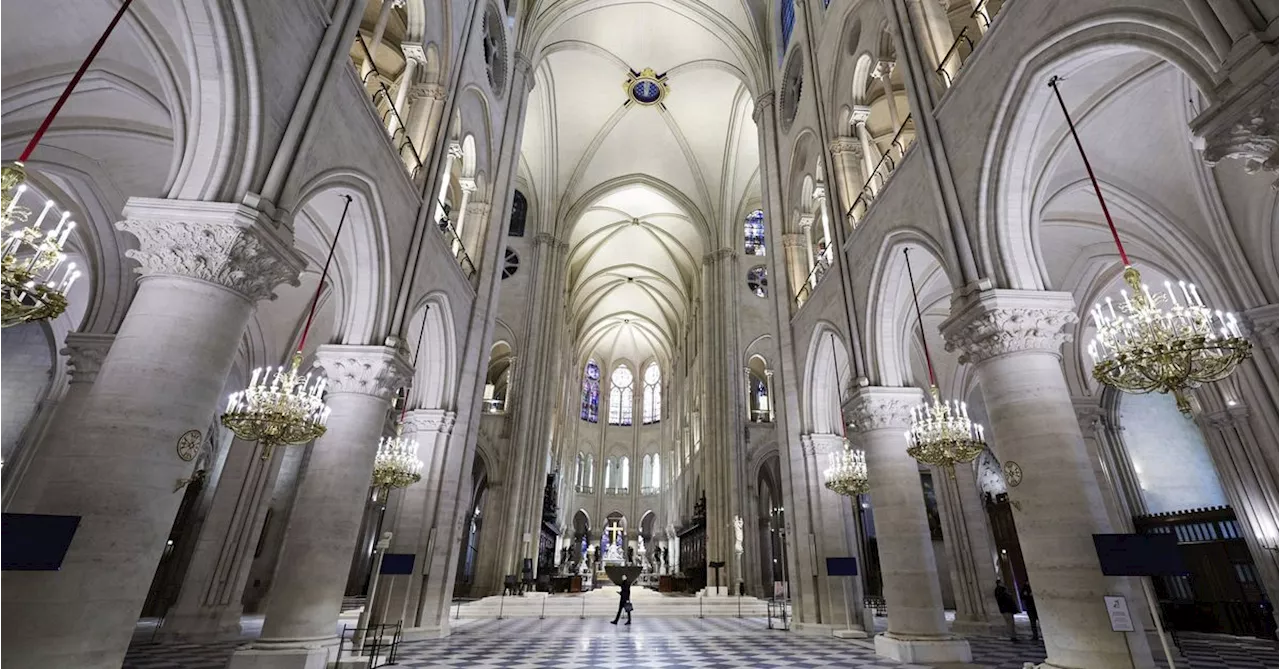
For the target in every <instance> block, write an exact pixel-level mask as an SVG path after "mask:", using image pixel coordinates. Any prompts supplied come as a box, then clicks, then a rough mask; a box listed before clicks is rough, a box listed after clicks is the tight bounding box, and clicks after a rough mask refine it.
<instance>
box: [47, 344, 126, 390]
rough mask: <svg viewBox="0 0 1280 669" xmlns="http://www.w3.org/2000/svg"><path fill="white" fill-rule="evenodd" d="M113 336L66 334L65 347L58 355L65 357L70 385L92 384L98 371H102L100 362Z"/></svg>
mask: <svg viewBox="0 0 1280 669" xmlns="http://www.w3.org/2000/svg"><path fill="white" fill-rule="evenodd" d="M115 340H116V336H115V335H110V334H93V333H89V332H70V333H68V334H67V341H66V344H67V345H66V346H64V347H63V348H62V350H61V351H60V353H62V354H63V355H65V356H67V364H69V365H70V367H71V381H70V382H71V383H93V382H94V381H95V380H97V378H98V370H100V369H102V361H103V360H106V358H107V352H108V351H110V350H111V343H112V342H114V341H115Z"/></svg>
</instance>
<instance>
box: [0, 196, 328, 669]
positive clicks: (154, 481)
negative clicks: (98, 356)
mask: <svg viewBox="0 0 1280 669" xmlns="http://www.w3.org/2000/svg"><path fill="white" fill-rule="evenodd" d="M124 214H125V217H126V220H124V221H122V222H120V223H118V224H117V227H119V228H120V229H121V230H123V231H124V232H127V233H129V234H132V235H133V236H135V237H137V238H138V241H139V245H140V248H139V249H138V250H131V251H129V252H128V253H127V255H128V256H129V257H130V258H133V259H134V260H136V261H137V262H138V263H139V265H140V268H139V269H138V272H139V273H140V274H141V275H142V279H141V280H140V281H139V286H138V292H137V294H136V295H135V296H134V298H133V302H132V304H131V305H130V306H129V312H128V314H126V315H125V318H124V321H123V322H122V323H121V325H120V330H119V332H118V333H117V334H116V338H115V342H114V343H113V344H112V345H111V349H110V351H109V352H108V353H107V356H106V358H105V359H104V360H103V363H102V369H101V371H100V372H99V373H98V378H97V381H96V382H95V383H94V384H93V388H92V389H91V390H90V391H89V394H88V396H87V397H86V398H85V399H84V404H83V409H82V411H81V414H80V416H81V417H80V421H79V425H78V426H77V429H76V430H74V434H72V433H71V432H72V431H71V430H68V432H66V433H63V434H65V435H66V438H63V439H59V440H58V441H57V442H47V443H45V444H44V445H43V447H42V448H41V452H40V454H39V456H38V457H39V459H40V460H43V461H44V462H43V463H41V464H40V465H39V466H38V468H37V469H36V471H39V472H42V478H43V480H40V481H31V482H30V484H31V485H33V486H35V487H34V488H33V489H32V493H33V494H34V495H35V496H34V498H33V503H32V504H31V506H30V510H31V511H35V512H38V513H48V514H62V515H71V516H79V517H80V523H79V527H78V528H77V530H76V533H75V537H74V539H73V540H72V542H71V547H70V550H69V551H68V552H67V555H66V558H65V559H64V561H63V563H62V569H61V570H60V571H47V572H13V571H9V572H4V575H3V586H2V587H0V590H2V591H3V599H4V618H5V621H6V622H5V625H4V630H3V634H4V638H3V647H4V653H5V661H6V663H12V664H13V665H14V666H24V667H84V668H93V667H103V668H108V667H109V668H110V669H117V668H118V667H119V666H120V663H121V662H122V661H123V659H124V654H125V650H126V649H127V648H128V645H129V640H130V637H131V636H132V635H133V629H134V624H135V623H136V622H137V618H138V614H139V612H140V611H141V609H142V605H143V602H144V600H145V598H146V596H147V591H148V586H149V585H150V583H151V580H152V577H153V575H154V574H155V570H156V565H157V564H158V563H159V561H160V556H161V554H162V553H163V551H164V548H165V540H166V538H167V537H168V534H169V530H170V528H171V527H172V525H173V518H174V516H175V514H177V511H178V506H179V504H180V502H181V501H182V492H181V491H180V490H179V491H176V492H175V485H176V483H177V482H178V481H179V480H180V479H184V478H189V477H190V476H191V473H192V470H193V467H194V465H193V464H192V463H191V462H189V461H184V460H183V459H182V458H180V457H179V456H178V452H177V449H176V444H177V442H178V439H179V438H180V437H182V435H183V434H184V433H186V432H188V431H190V430H196V431H198V432H201V433H203V431H204V430H205V429H206V428H207V427H208V425H209V423H210V421H211V420H212V419H213V415H214V412H215V411H216V410H218V409H221V408H222V407H221V403H220V402H219V399H220V398H219V394H220V393H221V392H222V386H223V383H224V381H225V379H226V377H227V373H228V372H229V371H230V369H231V363H232V361H233V360H234V358H235V355H236V349H237V348H238V347H239V345H240V340H241V337H242V336H243V334H244V329H245V326H246V324H247V323H248V321H249V317H250V315H251V314H252V313H253V309H254V304H255V303H256V302H257V301H258V300H262V299H268V298H270V297H272V290H273V289H274V288H275V287H276V286H278V285H280V284H281V283H285V282H293V283H296V281H297V276H298V273H299V272H300V271H301V268H302V266H303V263H302V260H301V258H299V257H298V256H297V254H296V253H295V252H294V251H293V249H292V248H291V240H290V239H288V238H287V236H286V231H284V230H282V229H280V228H278V227H277V226H276V225H275V224H273V223H272V222H270V221H269V220H268V219H267V218H266V217H265V216H264V215H262V214H261V212H259V211H257V210H255V209H252V208H250V207H246V206H243V205H237V204H223V203H209V202H195V201H181V200H157V199H150V198H131V199H130V200H129V201H128V203H127V204H126V205H125V208H124Z"/></svg>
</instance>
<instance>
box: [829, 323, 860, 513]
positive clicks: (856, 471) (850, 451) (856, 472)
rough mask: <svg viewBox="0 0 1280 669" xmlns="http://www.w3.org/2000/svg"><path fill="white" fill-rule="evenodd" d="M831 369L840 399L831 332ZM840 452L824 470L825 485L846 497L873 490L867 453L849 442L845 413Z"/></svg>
mask: <svg viewBox="0 0 1280 669" xmlns="http://www.w3.org/2000/svg"><path fill="white" fill-rule="evenodd" d="M831 369H832V370H833V371H834V372H835V375H836V397H837V401H839V398H840V393H842V392H843V390H844V386H842V385H840V365H839V363H837V362H836V335H835V333H832V334H831ZM840 441H841V443H842V445H843V447H842V448H841V449H840V452H839V453H832V454H831V464H830V466H828V467H827V468H826V470H824V471H823V472H822V478H823V485H825V486H826V487H827V489H828V490H830V491H831V492H834V493H836V494H837V495H844V496H845V497H856V496H858V495H861V494H863V493H866V492H867V491H869V490H871V478H870V476H869V475H868V473H867V454H866V452H865V451H863V450H862V449H855V448H853V446H851V445H850V444H849V436H848V434H846V433H845V427H844V416H843V413H842V415H841V418H840Z"/></svg>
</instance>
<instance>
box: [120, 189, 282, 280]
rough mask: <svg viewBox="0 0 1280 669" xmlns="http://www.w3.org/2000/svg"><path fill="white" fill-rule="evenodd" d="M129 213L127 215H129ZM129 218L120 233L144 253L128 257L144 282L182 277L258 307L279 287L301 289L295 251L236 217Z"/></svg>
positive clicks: (132, 252) (132, 251)
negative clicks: (222, 289)
mask: <svg viewBox="0 0 1280 669" xmlns="http://www.w3.org/2000/svg"><path fill="white" fill-rule="evenodd" d="M130 208H132V207H129V208H126V213H129V209H130ZM140 213H141V215H137V216H135V215H130V217H129V218H128V219H126V220H123V221H120V222H119V223H116V227H117V228H119V229H120V230H122V231H124V232H127V233H129V234H131V235H133V236H134V237H137V238H138V243H139V245H140V248H139V249H138V250H136V251H135V250H130V251H126V252H125V255H126V256H128V257H130V258H132V259H134V260H136V261H138V265H139V267H138V268H137V270H135V271H137V272H138V274H141V275H143V276H153V275H169V276H183V277H189V278H193V279H199V280H201V281H208V282H209V283H214V284H217V285H220V286H224V287H226V288H228V289H230V290H233V291H236V292H237V293H240V294H242V295H244V296H245V297H247V298H249V299H250V300H252V301H254V302H257V301H259V300H273V299H275V297H276V296H275V293H274V292H273V291H274V290H275V288H276V286H279V285H281V284H286V283H287V284H289V285H291V286H298V285H301V283H300V282H299V281H298V275H299V274H300V273H301V270H302V263H301V261H300V259H299V258H297V257H296V255H295V254H294V253H293V252H292V249H289V250H287V251H282V248H281V244H280V242H279V241H278V240H275V239H273V238H271V237H270V234H271V233H270V232H269V231H267V230H266V229H265V226H262V225H258V224H255V223H249V224H247V225H246V224H245V223H244V222H243V221H240V220H236V218H234V217H227V219H226V220H209V217H207V216H193V217H191V218H190V219H186V218H182V217H180V216H166V217H164V218H149V217H147V214H146V212H145V209H144V210H143V212H140Z"/></svg>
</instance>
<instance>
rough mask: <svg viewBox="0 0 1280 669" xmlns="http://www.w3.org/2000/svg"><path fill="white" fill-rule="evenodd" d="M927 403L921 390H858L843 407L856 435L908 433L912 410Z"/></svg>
mask: <svg viewBox="0 0 1280 669" xmlns="http://www.w3.org/2000/svg"><path fill="white" fill-rule="evenodd" d="M923 401H924V394H923V393H921V392H920V389H918V388H874V387H868V388H859V389H857V391H855V392H854V393H853V396H852V397H850V398H849V401H848V403H847V404H845V407H844V417H845V420H846V421H847V422H848V424H849V428H850V429H851V430H853V431H855V432H870V431H872V430H885V429H893V430H906V429H907V428H908V427H909V426H910V425H911V410H912V409H913V408H915V407H916V406H919V405H920V403H921V402H923Z"/></svg>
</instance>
